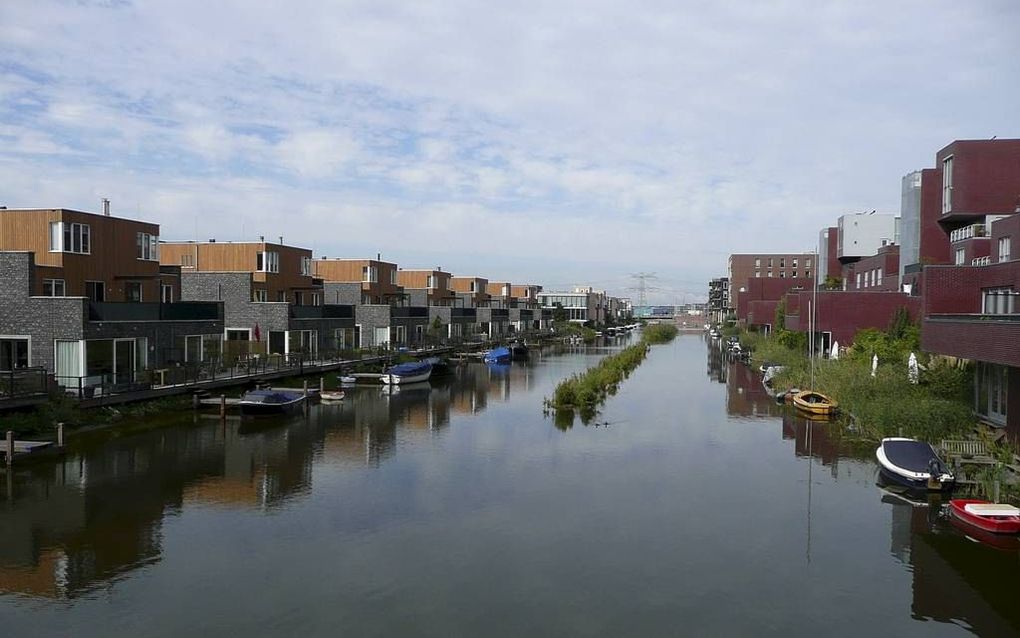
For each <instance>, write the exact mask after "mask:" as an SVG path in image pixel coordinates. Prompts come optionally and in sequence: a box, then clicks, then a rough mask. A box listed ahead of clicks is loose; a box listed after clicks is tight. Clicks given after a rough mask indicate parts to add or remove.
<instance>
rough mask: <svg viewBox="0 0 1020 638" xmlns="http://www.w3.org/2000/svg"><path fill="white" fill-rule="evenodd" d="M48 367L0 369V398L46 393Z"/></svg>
mask: <svg viewBox="0 0 1020 638" xmlns="http://www.w3.org/2000/svg"><path fill="white" fill-rule="evenodd" d="M48 386H49V383H48V380H47V374H46V368H19V369H18V370H3V371H0V400H2V399H20V398H22V397H31V396H37V395H40V394H46V392H47V390H48Z"/></svg>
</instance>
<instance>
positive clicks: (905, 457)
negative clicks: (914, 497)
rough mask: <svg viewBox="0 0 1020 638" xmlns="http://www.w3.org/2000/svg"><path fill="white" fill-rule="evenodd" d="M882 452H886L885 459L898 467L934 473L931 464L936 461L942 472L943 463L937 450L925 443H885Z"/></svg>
mask: <svg viewBox="0 0 1020 638" xmlns="http://www.w3.org/2000/svg"><path fill="white" fill-rule="evenodd" d="M882 450H883V451H884V452H885V458H886V459H888V460H889V462H890V463H892V464H893V465H895V466H896V467H901V468H903V469H905V470H910V471H911V472H928V473H932V468H931V467H929V463H931V462H932V460H933V459H934V460H935V461H936V462H937V463H939V466H940V468H939V472H941V471H942V469H941V464H942V463H941V461H939V457H938V455H937V454H935V450H933V449H932V447H931V445H929V444H928V443H924V442H923V441H909V440H907V441H883V442H882Z"/></svg>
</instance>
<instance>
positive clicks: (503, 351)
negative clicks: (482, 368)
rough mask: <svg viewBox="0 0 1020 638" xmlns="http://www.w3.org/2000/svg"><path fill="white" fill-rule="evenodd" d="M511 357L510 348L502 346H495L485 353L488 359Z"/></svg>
mask: <svg viewBox="0 0 1020 638" xmlns="http://www.w3.org/2000/svg"><path fill="white" fill-rule="evenodd" d="M509 357H510V349H509V348H504V347H502V346H500V347H499V348H493V349H492V350H489V351H488V352H486V353H485V360H486V361H498V360H500V359H508V358H509Z"/></svg>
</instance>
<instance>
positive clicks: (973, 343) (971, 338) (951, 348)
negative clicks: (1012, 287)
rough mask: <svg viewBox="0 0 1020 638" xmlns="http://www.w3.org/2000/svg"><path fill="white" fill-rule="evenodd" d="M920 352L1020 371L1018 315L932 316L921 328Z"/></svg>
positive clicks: (1019, 316) (1019, 320) (1019, 319)
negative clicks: (1015, 368)
mask: <svg viewBox="0 0 1020 638" xmlns="http://www.w3.org/2000/svg"><path fill="white" fill-rule="evenodd" d="M921 349H922V350H925V351H926V352H932V353H935V354H942V355H949V356H953V357H960V358H962V359H970V360H973V361H985V362H988V363H997V364H1000V365H1007V366H1014V367H1020V315H986V314H945V315H931V316H929V317H927V318H925V320H924V322H923V323H922V326H921Z"/></svg>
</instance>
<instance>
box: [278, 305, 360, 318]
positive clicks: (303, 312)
mask: <svg viewBox="0 0 1020 638" xmlns="http://www.w3.org/2000/svg"><path fill="white" fill-rule="evenodd" d="M290 316H291V318H292V319H353V318H354V306H349V305H342V304H327V305H324V306H291V307H290Z"/></svg>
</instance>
